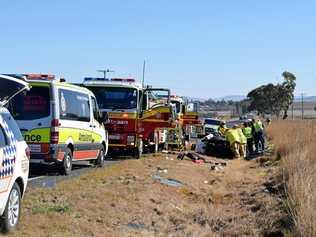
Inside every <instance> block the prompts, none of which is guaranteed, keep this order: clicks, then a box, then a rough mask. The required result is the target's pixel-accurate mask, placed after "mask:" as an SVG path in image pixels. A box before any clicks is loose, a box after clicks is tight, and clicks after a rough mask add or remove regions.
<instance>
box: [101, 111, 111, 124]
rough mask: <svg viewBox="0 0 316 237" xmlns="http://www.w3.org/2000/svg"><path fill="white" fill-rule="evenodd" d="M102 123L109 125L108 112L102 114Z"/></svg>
mask: <svg viewBox="0 0 316 237" xmlns="http://www.w3.org/2000/svg"><path fill="white" fill-rule="evenodd" d="M102 122H103V123H104V124H108V123H110V117H109V114H108V112H103V113H102Z"/></svg>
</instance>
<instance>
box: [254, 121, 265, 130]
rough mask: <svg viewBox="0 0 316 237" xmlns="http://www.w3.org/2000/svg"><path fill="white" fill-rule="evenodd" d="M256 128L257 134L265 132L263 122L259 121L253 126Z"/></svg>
mask: <svg viewBox="0 0 316 237" xmlns="http://www.w3.org/2000/svg"><path fill="white" fill-rule="evenodd" d="M253 126H254V128H255V132H260V131H262V130H263V125H262V122H261V121H260V120H259V121H256V122H255V123H254V124H253Z"/></svg>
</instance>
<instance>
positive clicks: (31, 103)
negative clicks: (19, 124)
mask: <svg viewBox="0 0 316 237" xmlns="http://www.w3.org/2000/svg"><path fill="white" fill-rule="evenodd" d="M49 94H50V93H49V87H32V88H31V90H30V91H28V92H26V93H24V94H20V95H18V96H16V97H14V98H13V100H12V101H10V103H9V110H10V112H11V114H12V116H13V117H14V119H16V120H34V119H41V118H45V117H48V116H49V115H50V96H49Z"/></svg>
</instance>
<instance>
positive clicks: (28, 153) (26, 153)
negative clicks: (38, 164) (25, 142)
mask: <svg viewBox="0 0 316 237" xmlns="http://www.w3.org/2000/svg"><path fill="white" fill-rule="evenodd" d="M25 155H26V157H27V158H28V159H31V150H30V148H28V147H27V148H25Z"/></svg>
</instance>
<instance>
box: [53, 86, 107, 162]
mask: <svg viewBox="0 0 316 237" xmlns="http://www.w3.org/2000/svg"><path fill="white" fill-rule="evenodd" d="M58 99H59V121H60V126H59V144H60V145H61V146H63V145H64V146H67V145H69V144H72V145H73V159H74V160H88V159H93V158H95V157H97V155H98V152H99V150H100V145H101V144H100V143H96V141H101V140H102V138H101V135H100V134H97V133H95V132H94V131H93V129H94V126H96V125H95V123H94V120H93V119H92V113H93V112H92V108H91V103H90V98H89V95H88V94H85V93H82V92H79V91H76V90H71V89H68V88H59V89H58Z"/></svg>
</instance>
